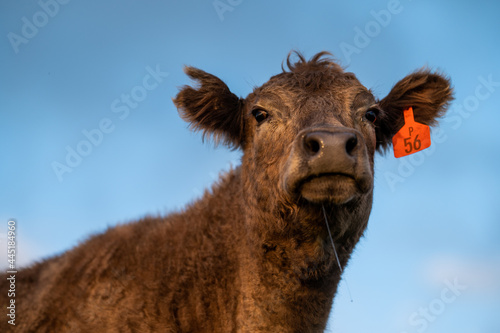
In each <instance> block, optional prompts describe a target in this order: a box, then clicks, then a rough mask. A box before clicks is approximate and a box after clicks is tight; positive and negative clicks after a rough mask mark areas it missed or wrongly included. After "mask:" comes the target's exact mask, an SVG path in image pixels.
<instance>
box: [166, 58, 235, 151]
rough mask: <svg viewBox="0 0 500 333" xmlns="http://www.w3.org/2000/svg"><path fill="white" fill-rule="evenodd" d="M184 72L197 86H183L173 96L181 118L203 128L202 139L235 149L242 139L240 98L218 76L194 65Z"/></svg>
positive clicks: (197, 128) (195, 127) (199, 128)
mask: <svg viewBox="0 0 500 333" xmlns="http://www.w3.org/2000/svg"><path fill="white" fill-rule="evenodd" d="M184 72H185V73H186V74H187V75H189V77H190V78H192V79H193V80H196V81H197V83H198V86H196V87H194V88H193V87H191V86H184V87H182V88H181V90H180V91H179V93H178V94H177V96H176V97H175V98H174V99H173V102H174V104H175V105H176V106H177V109H178V110H179V114H180V116H181V117H182V119H184V120H186V121H187V122H189V123H190V125H191V128H193V129H195V130H202V131H203V138H206V137H209V138H212V139H213V140H214V142H215V144H216V145H217V144H219V143H223V144H226V145H227V146H229V147H234V148H238V147H241V146H242V141H243V116H242V114H241V112H242V111H241V109H242V104H243V101H242V100H241V99H240V98H238V97H237V96H236V95H235V94H233V93H232V92H231V91H230V90H229V88H228V87H227V85H226V84H225V83H224V82H222V80H220V79H219V78H218V77H216V76H214V75H212V74H208V73H206V72H204V71H202V70H200V69H197V68H194V67H185V68H184Z"/></svg>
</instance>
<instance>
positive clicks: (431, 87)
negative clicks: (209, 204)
mask: <svg viewBox="0 0 500 333" xmlns="http://www.w3.org/2000/svg"><path fill="white" fill-rule="evenodd" d="M296 55H297V57H298V60H297V62H295V63H291V60H290V56H289V57H288V59H287V67H288V70H283V72H282V73H280V74H278V75H276V76H273V77H272V78H271V79H270V80H269V81H268V82H266V83H265V84H263V85H262V86H260V87H257V88H255V89H254V91H253V92H252V93H251V94H249V95H248V96H247V97H246V98H245V99H241V98H238V97H237V96H236V95H234V94H233V93H231V91H230V90H229V89H228V87H227V86H226V85H225V84H224V83H223V82H222V81H221V80H220V79H218V78H217V77H215V76H213V75H211V74H207V73H205V72H203V71H201V70H199V69H195V68H193V67H187V68H186V73H187V74H188V75H189V76H190V77H191V78H193V79H195V80H197V81H198V82H199V86H198V87H196V88H192V87H190V86H185V87H183V88H182V90H181V91H180V92H179V94H178V95H177V97H176V99H175V100H174V102H175V104H176V105H177V107H178V108H179V110H180V113H181V116H182V117H183V118H184V119H185V120H187V121H188V122H190V123H191V125H192V126H193V127H194V128H195V129H200V130H203V132H204V135H209V136H211V137H212V138H214V139H215V141H216V142H223V143H225V144H227V145H229V146H232V147H236V148H241V149H242V150H243V153H244V154H243V160H242V168H241V173H242V177H243V180H244V192H245V199H246V200H248V203H249V205H251V206H253V207H257V208H258V211H259V213H260V214H272V216H274V217H276V220H279V217H280V216H284V215H286V214H288V213H290V212H291V213H295V214H296V213H297V211H299V210H303V211H304V210H305V211H307V210H314V211H317V212H319V211H320V210H319V209H318V207H320V205H321V204H323V205H326V206H328V207H330V210H335V209H338V208H339V207H348V209H347V211H349V212H352V214H359V215H360V217H361V218H363V219H365V220H367V219H368V215H369V212H370V209H371V202H372V191H373V176H374V168H373V163H374V154H375V152H376V151H384V150H385V149H386V148H387V147H388V146H390V145H391V138H392V137H393V135H394V134H395V133H396V132H397V131H398V130H399V128H401V126H402V125H403V122H404V117H403V111H404V109H406V108H407V107H409V106H411V107H413V110H414V114H415V120H416V121H418V122H420V123H423V124H428V125H433V124H434V123H435V121H436V118H438V117H440V116H441V115H442V114H443V113H444V111H445V109H446V106H447V104H448V103H449V101H450V100H451V98H452V97H451V96H452V90H451V88H450V83H449V81H448V79H446V78H445V77H443V76H442V75H440V74H437V73H432V72H430V71H429V70H419V71H416V72H414V73H412V74H410V75H408V76H406V77H405V78H404V79H402V80H401V81H399V82H398V83H397V84H396V85H395V86H394V87H393V88H392V90H391V91H390V92H389V94H388V95H387V96H386V97H384V98H383V99H381V100H379V99H377V98H376V97H375V96H373V94H372V92H371V91H370V90H369V89H367V88H366V87H364V86H363V85H362V84H361V83H360V82H359V81H358V79H357V78H356V76H355V75H354V74H353V73H349V72H344V70H343V69H342V68H341V67H340V66H339V65H338V64H337V63H335V62H334V61H332V60H331V59H329V58H327V57H326V55H327V53H326V52H322V53H319V54H317V55H315V56H314V57H313V58H312V59H311V60H309V61H306V60H305V59H304V58H303V57H302V56H301V55H300V54H298V53H297V54H296ZM304 223H305V222H304ZM302 227H304V226H302ZM280 228H281V229H285V228H286V226H285V225H282V226H281V227H280ZM305 229H306V230H310V231H311V232H315V231H314V230H313V229H314V228H311V226H306V228H305Z"/></svg>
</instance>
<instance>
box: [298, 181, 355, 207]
mask: <svg viewBox="0 0 500 333" xmlns="http://www.w3.org/2000/svg"><path fill="white" fill-rule="evenodd" d="M298 190H299V192H300V195H301V196H302V198H304V199H305V200H307V201H309V202H311V203H313V204H323V203H330V204H331V203H333V204H336V205H342V204H346V203H348V202H349V201H351V200H352V199H354V198H355V197H357V196H359V195H361V193H360V189H359V187H358V184H357V182H356V180H355V179H354V178H353V177H352V176H349V175H344V174H325V175H319V176H314V177H309V178H307V179H305V180H303V181H302V182H301V185H300V186H299V188H298Z"/></svg>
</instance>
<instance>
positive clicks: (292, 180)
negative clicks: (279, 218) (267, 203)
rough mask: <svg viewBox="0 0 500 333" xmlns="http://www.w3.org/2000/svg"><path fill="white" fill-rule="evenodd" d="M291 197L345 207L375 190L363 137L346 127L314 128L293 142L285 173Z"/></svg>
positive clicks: (285, 180) (285, 183)
mask: <svg viewBox="0 0 500 333" xmlns="http://www.w3.org/2000/svg"><path fill="white" fill-rule="evenodd" d="M283 181H284V187H285V190H286V191H287V192H288V193H289V194H291V195H299V196H302V197H303V198H304V199H306V200H308V201H311V202H315V203H321V202H327V201H330V202H333V203H336V204H342V203H346V202H348V201H350V200H351V199H353V198H354V197H356V196H359V195H362V194H363V193H367V192H369V191H371V190H372V187H373V172H372V168H371V164H370V161H369V157H368V153H367V148H366V144H365V141H364V139H363V136H362V135H361V133H359V132H358V131H356V130H354V129H350V128H346V127H334V126H324V127H314V128H309V129H306V130H303V131H301V132H300V133H299V134H298V135H297V137H296V138H295V140H294V142H293V147H292V150H291V152H290V156H289V157H288V160H287V162H286V166H285V172H284V179H283Z"/></svg>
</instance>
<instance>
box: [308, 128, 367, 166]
mask: <svg viewBox="0 0 500 333" xmlns="http://www.w3.org/2000/svg"><path fill="white" fill-rule="evenodd" d="M357 147H358V137H357V135H356V133H354V132H350V131H321V130H320V131H313V132H309V133H306V134H305V135H304V137H303V149H304V152H305V153H306V155H307V157H308V158H309V159H316V158H325V159H326V160H330V159H333V160H338V161H339V162H340V161H341V160H342V159H355V156H356V150H357ZM324 155H325V156H324Z"/></svg>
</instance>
